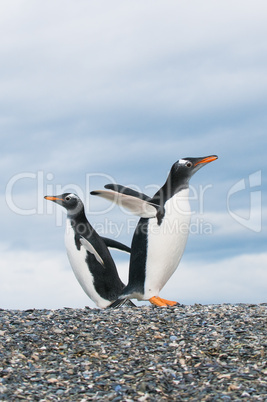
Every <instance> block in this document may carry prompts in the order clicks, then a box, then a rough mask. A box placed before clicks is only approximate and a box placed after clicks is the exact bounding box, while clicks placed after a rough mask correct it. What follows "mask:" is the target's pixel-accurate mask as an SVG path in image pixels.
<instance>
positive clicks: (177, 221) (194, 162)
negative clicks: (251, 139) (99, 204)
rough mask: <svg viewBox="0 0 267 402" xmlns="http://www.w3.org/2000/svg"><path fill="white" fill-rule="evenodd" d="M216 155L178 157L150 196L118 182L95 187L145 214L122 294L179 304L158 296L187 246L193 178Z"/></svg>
mask: <svg viewBox="0 0 267 402" xmlns="http://www.w3.org/2000/svg"><path fill="white" fill-rule="evenodd" d="M216 159H217V156H215V155H212V156H207V157H202V158H191V157H190V158H183V159H179V160H178V161H177V162H176V163H174V165H173V166H172V168H171V171H170V173H169V175H168V178H167V180H166V182H165V184H164V185H163V186H162V187H161V188H160V189H159V191H157V193H156V194H155V195H154V196H153V197H152V198H150V197H148V196H146V195H145V194H142V193H138V192H136V191H134V190H132V189H130V188H126V187H123V186H121V185H114V184H109V185H107V186H105V188H107V189H108V190H111V191H107V190H97V191H93V192H91V194H93V195H98V196H101V197H103V198H106V199H109V200H111V201H113V202H115V203H117V204H119V205H122V206H124V207H125V208H128V209H129V210H131V211H132V212H133V213H135V214H136V215H138V216H140V217H141V219H140V220H139V222H138V224H137V227H136V229H135V232H134V235H133V239H132V245H131V258H130V269H129V282H128V285H127V286H126V287H125V288H124V289H123V292H122V294H121V296H120V298H125V297H127V298H131V299H132V298H136V299H138V300H149V301H150V302H151V303H152V304H155V305H156V306H162V307H166V306H168V305H169V306H173V305H175V304H177V302H173V301H170V300H165V299H162V298H160V297H159V292H160V290H161V289H162V288H163V286H164V285H165V284H166V282H167V281H168V280H169V278H170V277H171V275H172V274H173V273H174V271H175V270H176V268H177V266H178V264H179V262H180V260H181V257H182V255H183V252H184V249H185V245H186V241H187V237H188V234H189V229H190V217H191V212H190V205H189V200H188V195H189V180H190V178H191V177H192V176H193V174H194V173H196V171H197V170H199V169H200V168H201V167H202V166H205V165H206V164H207V163H209V162H212V161H214V160H216ZM120 298H119V299H120Z"/></svg>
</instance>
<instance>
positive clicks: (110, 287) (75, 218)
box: [44, 193, 134, 308]
mask: <svg viewBox="0 0 267 402" xmlns="http://www.w3.org/2000/svg"><path fill="white" fill-rule="evenodd" d="M44 198H45V199H47V200H50V201H54V202H56V203H57V204H59V205H61V206H62V207H65V208H66V210H67V221H66V230H65V245H66V249H67V255H68V258H69V261H70V265H71V267H72V269H73V272H74V274H75V276H76V278H77V280H78V282H79V283H80V285H81V287H82V288H83V290H84V291H85V293H86V294H87V295H88V296H89V297H90V299H91V300H93V301H94V302H95V304H96V305H97V306H98V307H100V308H105V307H112V303H113V302H114V301H116V300H117V299H118V297H119V295H121V293H122V290H123V288H124V287H125V286H124V284H123V283H122V281H121V280H120V277H119V275H118V272H117V269H116V266H115V263H114V261H113V258H112V257H111V254H110V252H109V250H108V248H107V247H113V248H118V249H120V250H123V251H127V252H130V248H129V247H127V246H125V245H124V244H122V243H119V242H117V241H115V240H112V239H108V238H105V237H100V236H99V235H98V233H97V232H96V231H95V230H94V229H93V227H92V226H91V225H90V223H89V222H88V220H87V218H86V216H85V212H84V205H83V202H82V201H81V199H80V198H79V197H78V196H77V195H76V194H71V193H64V194H62V195H57V196H45V197H44ZM128 299H129V298H127V299H124V300H123V301H122V303H121V305H123V304H127V305H131V306H134V304H133V303H132V302H131V301H130V300H128ZM117 305H118V304H117V303H116V306H117Z"/></svg>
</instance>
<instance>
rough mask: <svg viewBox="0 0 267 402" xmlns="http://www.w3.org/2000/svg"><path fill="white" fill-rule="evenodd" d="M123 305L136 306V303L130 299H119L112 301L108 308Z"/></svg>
mask: <svg viewBox="0 0 267 402" xmlns="http://www.w3.org/2000/svg"><path fill="white" fill-rule="evenodd" d="M122 306H127V307H136V305H135V304H134V303H133V302H132V301H131V300H130V299H117V300H115V301H114V302H113V303H111V304H110V305H109V306H108V308H118V307H122Z"/></svg>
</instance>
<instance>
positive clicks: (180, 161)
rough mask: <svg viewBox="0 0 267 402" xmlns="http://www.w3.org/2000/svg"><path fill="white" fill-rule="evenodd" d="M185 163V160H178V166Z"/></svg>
mask: <svg viewBox="0 0 267 402" xmlns="http://www.w3.org/2000/svg"><path fill="white" fill-rule="evenodd" d="M187 162H188V161H187V160H185V159H179V165H185V164H186V163H187Z"/></svg>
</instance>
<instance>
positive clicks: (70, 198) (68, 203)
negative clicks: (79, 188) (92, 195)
mask: <svg viewBox="0 0 267 402" xmlns="http://www.w3.org/2000/svg"><path fill="white" fill-rule="evenodd" d="M44 198H45V199H46V200H49V201H54V202H56V203H57V204H59V205H61V206H62V207H64V208H66V210H67V211H68V215H75V214H77V213H79V212H80V211H82V210H83V208H84V207H83V203H82V201H81V199H80V198H79V197H78V195H76V194H73V193H64V194H61V195H55V196H49V195H46V196H45V197H44Z"/></svg>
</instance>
